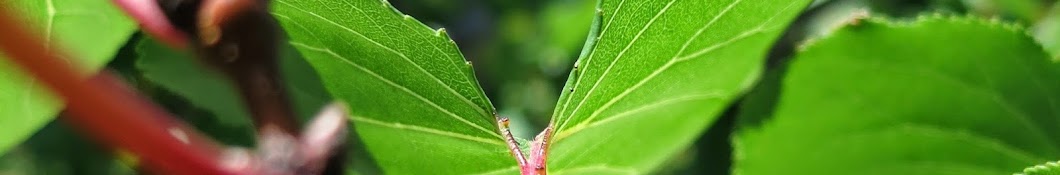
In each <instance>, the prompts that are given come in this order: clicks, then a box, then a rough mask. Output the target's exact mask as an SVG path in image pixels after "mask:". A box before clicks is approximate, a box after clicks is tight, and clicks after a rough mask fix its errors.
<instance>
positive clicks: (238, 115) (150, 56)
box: [136, 39, 250, 125]
mask: <svg viewBox="0 0 1060 175" xmlns="http://www.w3.org/2000/svg"><path fill="white" fill-rule="evenodd" d="M136 52H137V54H138V56H139V58H138V59H136V68H137V69H139V70H140V71H141V72H142V74H143V77H144V78H145V79H147V80H148V81H151V82H153V83H155V84H158V85H159V86H160V87H162V88H164V89H166V90H169V91H172V92H174V93H176V94H179V95H180V96H182V97H184V98H186V99H188V101H189V102H190V103H192V104H193V105H195V106H196V107H199V108H203V109H206V110H207V111H210V112H211V113H213V114H214V115H216V117H217V118H218V119H219V121H221V123H224V124H228V125H249V124H250V119H249V117H250V116H249V115H248V114H247V111H246V108H245V107H244V106H243V103H242V101H240V100H241V99H240V98H239V95H238V93H236V89H235V88H234V87H233V86H232V85H231V83H229V82H228V80H226V79H225V78H224V77H223V76H222V75H220V73H218V72H216V71H214V70H210V69H208V68H206V67H205V66H203V65H201V64H198V63H196V61H195V59H194V57H193V56H192V55H191V54H189V53H184V52H178V51H175V50H172V49H171V48H169V47H166V46H165V45H162V44H161V43H158V42H156V41H154V40H147V39H145V40H141V41H140V43H139V45H137V46H136Z"/></svg>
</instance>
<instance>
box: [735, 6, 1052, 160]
mask: <svg viewBox="0 0 1060 175" xmlns="http://www.w3.org/2000/svg"><path fill="white" fill-rule="evenodd" d="M1056 68H1057V67H1056V63H1053V62H1050V61H1049V56H1048V54H1046V53H1045V52H1044V51H1043V50H1042V49H1041V47H1040V46H1038V45H1037V44H1035V43H1034V41H1033V40H1032V39H1031V38H1030V37H1028V36H1027V35H1025V34H1024V31H1022V29H1018V28H1016V27H1012V26H1006V25H1001V24H996V23H995V22H988V21H985V20H979V19H972V18H945V17H937V16H936V17H924V18H921V19H920V20H918V21H916V22H912V23H888V22H881V21H877V20H868V21H862V22H860V23H859V24H855V25H854V26H848V27H846V28H843V29H840V30H839V31H837V32H835V33H834V34H833V35H832V36H829V37H826V38H824V39H821V40H819V41H817V42H815V43H812V44H811V45H809V46H807V47H805V49H804V50H803V51H801V52H800V53H798V54H797V56H796V58H795V59H794V61H793V62H792V63H791V65H790V67H789V68H788V70H787V74H786V75H785V77H783V80H781V81H782V83H781V84H780V85H779V86H780V92H779V96H777V97H776V103H775V104H774V105H773V106H772V107H770V106H771V105H760V104H767V103H763V102H760V101H755V100H763V99H768V98H754V99H752V100H751V101H749V102H748V104H752V105H746V106H744V107H745V108H743V109H742V111H749V112H743V113H744V114H742V116H740V118H739V119H740V120H743V121H741V122H740V125H739V126H738V127H739V130H738V132H737V133H736V135H735V136H734V137H735V138H736V139H735V141H734V144H735V145H734V148H735V151H736V152H735V153H734V155H735V157H734V159H735V160H734V162H735V165H734V168H735V172H738V173H739V174H748V175H755V174H1007V173H1011V171H1012V170H1015V169H1020V168H1023V167H1026V166H1028V165H1033V164H1035V163H1038V162H1044V161H1046V160H1055V159H1056V158H1058V157H1060V139H1058V138H1060V127H1058V125H1060V99H1057V97H1060V81H1056V80H1057V79H1060V69H1056ZM755 93H758V92H755ZM755 104H759V105H755ZM768 110H772V111H773V112H772V113H762V112H754V111H768ZM762 115H767V117H763V116H762ZM768 116H771V117H768ZM763 118H764V119H763ZM758 119H761V120H762V121H761V122H755V121H753V120H758ZM746 120H752V121H746Z"/></svg>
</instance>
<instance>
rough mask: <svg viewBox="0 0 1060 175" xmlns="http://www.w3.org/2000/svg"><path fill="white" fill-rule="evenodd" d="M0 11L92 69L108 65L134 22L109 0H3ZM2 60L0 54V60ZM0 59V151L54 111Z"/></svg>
mask: <svg viewBox="0 0 1060 175" xmlns="http://www.w3.org/2000/svg"><path fill="white" fill-rule="evenodd" d="M0 8H11V9H12V10H13V11H17V12H21V13H20V14H21V15H23V16H22V17H24V18H23V19H25V20H26V21H27V22H29V23H27V24H26V26H30V27H33V28H35V29H36V31H37V32H39V33H40V34H41V36H43V38H44V39H45V41H46V42H47V44H48V47H49V48H51V49H54V50H58V51H62V52H63V53H67V54H68V55H70V56H71V62H73V63H74V64H75V65H78V66H81V67H82V68H85V69H86V70H88V71H93V72H94V71H95V70H97V69H99V68H100V67H102V66H103V64H104V63H106V62H108V61H110V59H111V58H113V57H114V55H115V54H116V53H117V51H118V48H120V47H121V46H122V44H124V43H125V42H126V40H128V37H129V36H130V35H131V34H132V33H133V32H134V31H135V30H136V24H135V23H133V22H132V21H131V20H130V19H129V18H127V17H125V16H124V15H123V14H122V13H121V12H120V11H118V9H117V8H116V7H114V6H113V5H112V4H110V2H109V1H101V0H9V1H4V2H0ZM0 57H2V56H0ZM14 66H15V65H11V63H10V62H8V61H7V59H4V58H0V128H2V129H0V133H3V134H0V152H5V151H7V150H8V149H10V148H11V146H13V145H15V144H17V143H19V142H22V141H23V140H25V139H26V138H28V137H29V136H30V135H31V134H32V133H33V132H35V131H36V130H37V129H40V127H42V126H44V124H46V123H47V122H48V121H51V120H52V118H54V117H55V115H56V114H57V113H58V111H59V109H60V104H59V103H58V102H57V101H56V100H55V99H54V98H53V97H51V96H50V95H49V94H47V93H46V92H45V89H44V88H43V87H40V86H39V85H36V84H34V83H33V81H32V80H31V79H29V78H28V77H27V75H25V74H23V73H22V72H21V71H20V70H19V69H18V68H16V67H14Z"/></svg>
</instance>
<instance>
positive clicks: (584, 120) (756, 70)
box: [548, 0, 809, 174]
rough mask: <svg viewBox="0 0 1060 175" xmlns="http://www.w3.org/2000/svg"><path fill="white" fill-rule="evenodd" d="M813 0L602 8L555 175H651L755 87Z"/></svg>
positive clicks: (565, 101)
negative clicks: (771, 54)
mask: <svg viewBox="0 0 1060 175" xmlns="http://www.w3.org/2000/svg"><path fill="white" fill-rule="evenodd" d="M808 4H809V1H783V2H766V1H742V0H733V1H723V2H716V3H699V2H692V1H603V2H602V4H601V9H600V10H599V11H600V13H602V16H601V17H600V18H599V21H598V22H599V24H600V25H601V26H599V28H598V29H599V31H596V33H594V34H592V35H591V36H590V40H591V41H590V42H592V43H594V44H592V45H588V47H587V48H586V49H587V50H586V52H583V57H582V58H580V59H579V60H578V62H577V63H575V66H576V69H575V70H574V71H572V73H571V76H570V78H569V79H568V81H567V85H566V87H565V89H564V94H563V95H562V96H560V100H559V102H558V104H557V107H556V112H555V113H554V114H553V120H552V127H554V128H555V133H554V137H553V140H552V150H551V152H550V153H549V162H548V165H549V168H550V170H552V171H554V172H566V173H572V174H579V173H590V174H593V173H633V174H639V173H648V172H651V171H652V170H654V169H655V167H657V166H659V165H660V164H662V163H663V162H664V160H666V159H668V158H669V157H670V156H673V155H674V154H676V153H677V151H679V150H681V149H683V148H685V147H686V146H687V145H688V144H689V143H690V142H692V141H693V139H694V138H695V136H696V135H698V134H700V133H701V132H702V131H703V130H704V128H705V127H706V126H707V125H708V124H710V123H712V121H714V119H715V118H716V117H717V116H718V115H719V114H720V112H721V111H722V110H723V109H724V108H725V107H726V106H727V105H728V104H729V103H730V102H731V101H732V100H733V99H734V98H736V97H737V96H738V95H740V94H741V93H743V92H744V91H745V90H746V89H747V88H749V86H750V85H751V84H753V83H754V82H755V80H756V79H757V78H758V75H759V74H760V71H761V70H762V66H763V63H764V58H765V55H766V53H767V52H768V51H769V48H770V46H771V45H772V43H773V41H774V40H775V39H776V38H777V37H778V36H779V35H780V34H781V32H783V30H784V29H785V28H786V26H787V24H788V23H789V22H790V21H791V20H792V19H793V18H794V17H795V15H797V14H798V12H799V11H801V9H802V8H804V7H805V6H806V5H808Z"/></svg>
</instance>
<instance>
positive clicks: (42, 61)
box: [0, 0, 247, 174]
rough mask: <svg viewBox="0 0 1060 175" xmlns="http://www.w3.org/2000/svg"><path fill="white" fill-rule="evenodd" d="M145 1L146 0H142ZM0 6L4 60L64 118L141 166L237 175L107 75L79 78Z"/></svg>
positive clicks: (208, 144)
mask: <svg viewBox="0 0 1060 175" xmlns="http://www.w3.org/2000/svg"><path fill="white" fill-rule="evenodd" d="M145 1H146V0H145ZM10 14H12V13H11V12H10V11H9V10H8V9H7V8H0V49H2V50H3V51H4V53H5V54H6V56H7V57H8V59H9V60H11V61H12V62H13V63H16V64H17V65H19V66H20V67H21V68H22V69H23V70H24V71H26V72H27V73H29V74H30V75H32V76H33V77H34V78H36V80H38V81H39V82H41V83H42V84H43V85H45V86H46V87H48V88H49V89H50V90H51V92H53V93H55V94H56V95H58V97H60V98H61V99H62V100H63V101H65V102H66V104H67V110H68V112H69V115H66V116H65V118H64V119H65V120H66V121H68V122H71V123H72V124H73V125H75V126H77V127H79V128H80V129H83V130H84V131H86V132H88V134H90V135H91V136H93V137H95V138H96V139H99V140H100V141H103V143H107V144H109V145H111V146H116V147H120V148H123V149H126V150H128V151H131V152H133V153H135V154H136V155H139V156H140V157H141V158H142V160H143V162H144V163H145V164H146V166H147V167H150V168H157V169H158V170H159V171H157V172H166V173H173V174H241V172H245V171H247V170H245V169H242V168H226V167H223V166H222V165H221V164H220V163H221V162H220V161H218V160H221V159H222V158H223V157H222V155H221V154H220V151H219V150H218V148H219V147H217V146H216V144H214V143H213V142H212V141H211V140H209V139H205V137H202V136H201V135H199V134H198V133H196V132H195V131H194V130H190V129H186V128H187V127H185V126H184V125H183V124H182V123H180V122H177V121H174V120H172V118H171V117H170V116H169V115H167V114H166V113H164V112H163V111H162V110H161V109H159V108H158V107H156V106H154V105H152V104H151V103H150V102H148V101H146V100H144V99H142V98H140V97H138V96H137V95H136V94H135V93H133V92H132V91H130V90H129V89H127V88H123V87H121V85H120V84H119V83H117V82H116V81H113V80H114V79H112V78H111V77H112V76H110V75H109V74H107V73H102V74H100V75H99V77H100V78H96V79H91V80H87V81H86V80H85V79H84V78H83V77H82V76H78V73H77V72H78V71H76V70H75V69H74V67H73V66H71V65H69V64H68V63H67V62H65V61H62V60H60V59H59V57H58V56H57V55H61V54H58V53H53V52H50V51H49V50H48V49H46V48H45V47H44V46H45V44H44V43H43V42H41V40H40V38H39V37H38V36H36V35H34V33H31V32H28V30H26V29H25V28H23V27H22V26H23V24H26V23H24V22H22V21H19V20H17V19H15V18H14V17H12V16H11V15H10Z"/></svg>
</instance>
